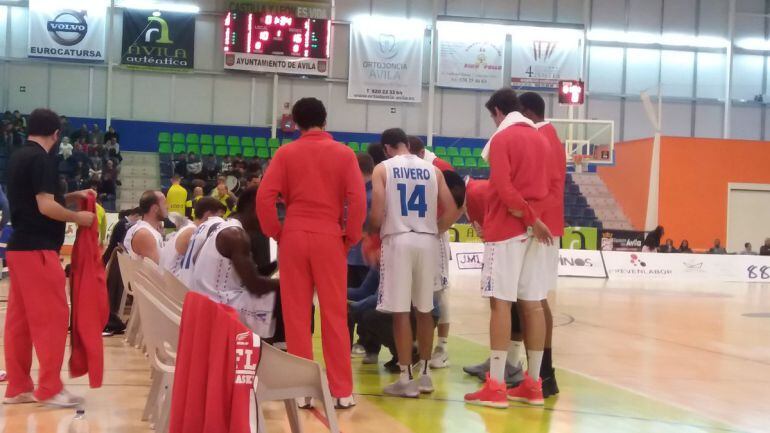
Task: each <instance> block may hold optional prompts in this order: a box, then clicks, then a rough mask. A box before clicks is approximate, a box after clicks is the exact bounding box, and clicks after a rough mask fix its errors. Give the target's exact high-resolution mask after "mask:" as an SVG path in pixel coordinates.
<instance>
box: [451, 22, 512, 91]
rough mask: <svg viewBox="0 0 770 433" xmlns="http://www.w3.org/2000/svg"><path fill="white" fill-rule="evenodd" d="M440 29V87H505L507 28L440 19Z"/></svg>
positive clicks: (495, 88) (480, 88) (484, 88)
mask: <svg viewBox="0 0 770 433" xmlns="http://www.w3.org/2000/svg"><path fill="white" fill-rule="evenodd" d="M437 28H438V77H437V84H438V85H439V86H444V87H457V88H462V89H478V90H497V89H499V88H500V87H502V86H503V66H504V61H505V36H506V33H507V31H506V28H505V27H503V26H499V25H495V24H478V23H463V22H456V21H439V22H438V27H437Z"/></svg>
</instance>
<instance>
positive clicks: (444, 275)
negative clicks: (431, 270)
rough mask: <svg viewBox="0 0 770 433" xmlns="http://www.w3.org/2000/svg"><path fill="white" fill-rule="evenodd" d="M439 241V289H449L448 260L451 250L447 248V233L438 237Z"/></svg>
mask: <svg viewBox="0 0 770 433" xmlns="http://www.w3.org/2000/svg"><path fill="white" fill-rule="evenodd" d="M438 240H439V260H440V263H439V264H440V265H441V289H442V290H446V289H448V288H449V258H450V257H451V256H452V250H451V248H450V246H449V233H446V232H445V233H442V234H440V235H438Z"/></svg>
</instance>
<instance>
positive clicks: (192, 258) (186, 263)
mask: <svg viewBox="0 0 770 433" xmlns="http://www.w3.org/2000/svg"><path fill="white" fill-rule="evenodd" d="M224 222H225V220H224V219H222V218H220V217H209V218H208V219H206V221H204V222H203V223H201V225H199V226H198V228H197V229H195V233H193V235H192V237H191V238H190V243H189V244H187V251H185V253H184V256H183V257H182V261H181V262H180V264H179V275H177V277H179V280H180V281H181V282H183V283H184V284H185V285H186V286H187V287H188V288H192V284H191V283H192V278H193V276H192V274H193V269H195V262H196V259H197V257H198V254H199V253H200V250H201V248H202V247H203V244H204V243H205V242H206V239H207V238H208V237H209V236H210V235H211V234H212V233H213V232H214V230H212V228H213V227H214V226H215V225H218V224H223V223H224Z"/></svg>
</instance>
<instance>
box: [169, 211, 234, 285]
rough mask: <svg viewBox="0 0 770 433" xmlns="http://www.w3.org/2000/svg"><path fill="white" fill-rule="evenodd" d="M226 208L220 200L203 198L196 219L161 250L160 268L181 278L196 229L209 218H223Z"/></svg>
mask: <svg viewBox="0 0 770 433" xmlns="http://www.w3.org/2000/svg"><path fill="white" fill-rule="evenodd" d="M225 210H226V209H225V207H224V205H222V203H220V202H219V200H217V199H215V198H213V197H203V198H201V199H200V200H198V201H197V202H196V203H195V215H196V218H195V220H194V221H193V222H192V223H188V224H186V225H183V226H182V227H181V228H179V225H177V227H178V228H177V231H175V232H174V233H172V234H171V235H169V236H168V238H167V239H166V243H165V244H164V245H163V248H162V249H161V250H160V267H161V268H163V269H165V270H167V271H169V272H171V273H172V274H174V276H176V277H179V274H180V271H181V270H182V258H183V257H184V255H185V253H186V252H187V247H188V246H189V245H190V240H191V239H192V236H193V234H194V233H195V229H196V228H198V227H200V225H201V224H203V223H204V222H206V221H207V220H208V219H209V217H212V216H216V217H221V216H222V215H224V214H225Z"/></svg>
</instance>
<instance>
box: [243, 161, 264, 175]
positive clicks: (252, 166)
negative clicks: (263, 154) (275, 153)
mask: <svg viewBox="0 0 770 433" xmlns="http://www.w3.org/2000/svg"><path fill="white" fill-rule="evenodd" d="M246 173H262V164H260V163H259V160H258V159H257V158H251V159H249V160H248V161H247V162H246Z"/></svg>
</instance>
